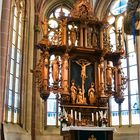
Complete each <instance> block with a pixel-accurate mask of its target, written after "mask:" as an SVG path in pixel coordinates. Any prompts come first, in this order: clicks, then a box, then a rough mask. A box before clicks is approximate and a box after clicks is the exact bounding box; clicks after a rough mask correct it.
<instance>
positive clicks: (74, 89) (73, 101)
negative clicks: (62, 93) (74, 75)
mask: <svg viewBox="0 0 140 140" xmlns="http://www.w3.org/2000/svg"><path fill="white" fill-rule="evenodd" d="M70 92H71V100H72V104H75V101H76V96H77V88H76V86H75V82H74V80H72V81H71V88H70Z"/></svg>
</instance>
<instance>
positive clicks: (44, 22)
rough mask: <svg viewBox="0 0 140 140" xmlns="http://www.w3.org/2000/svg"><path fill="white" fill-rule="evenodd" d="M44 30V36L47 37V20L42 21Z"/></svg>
mask: <svg viewBox="0 0 140 140" xmlns="http://www.w3.org/2000/svg"><path fill="white" fill-rule="evenodd" d="M42 30H43V36H47V33H48V22H47V19H46V18H44V21H42Z"/></svg>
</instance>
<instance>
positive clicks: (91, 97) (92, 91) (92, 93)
mask: <svg viewBox="0 0 140 140" xmlns="http://www.w3.org/2000/svg"><path fill="white" fill-rule="evenodd" d="M88 97H89V103H90V104H93V103H94V102H95V89H94V83H93V82H92V83H91V87H90V88H89V90H88Z"/></svg>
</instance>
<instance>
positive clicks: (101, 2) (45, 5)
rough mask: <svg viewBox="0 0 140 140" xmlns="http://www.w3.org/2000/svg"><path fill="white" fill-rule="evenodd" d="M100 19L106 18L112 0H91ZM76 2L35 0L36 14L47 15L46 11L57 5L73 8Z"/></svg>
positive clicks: (70, 0) (69, 0) (71, 0)
mask: <svg viewBox="0 0 140 140" xmlns="http://www.w3.org/2000/svg"><path fill="white" fill-rule="evenodd" d="M89 1H90V3H91V5H93V9H94V12H95V14H96V15H97V17H98V18H99V19H102V18H104V16H105V15H106V13H107V11H108V8H109V6H110V3H111V1H112V0H89ZM75 2H76V0H35V3H36V12H37V13H40V14H41V15H45V13H46V11H47V10H48V9H50V8H54V6H55V5H57V6H58V5H61V4H65V5H67V6H70V7H72V6H73V4H74V3H75Z"/></svg>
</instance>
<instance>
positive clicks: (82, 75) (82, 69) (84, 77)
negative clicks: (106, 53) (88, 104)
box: [76, 59, 91, 96]
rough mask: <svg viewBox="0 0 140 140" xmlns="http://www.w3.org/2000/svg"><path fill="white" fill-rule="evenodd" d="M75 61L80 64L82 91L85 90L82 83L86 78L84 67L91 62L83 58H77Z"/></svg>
mask: <svg viewBox="0 0 140 140" xmlns="http://www.w3.org/2000/svg"><path fill="white" fill-rule="evenodd" d="M76 63H77V64H78V65H80V66H81V78H82V92H83V93H84V91H85V88H84V84H85V79H86V78H87V75H86V67H87V66H88V65H90V64H91V63H90V62H88V61H87V60H85V59H79V60H78V61H76ZM83 96H84V94H83Z"/></svg>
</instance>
